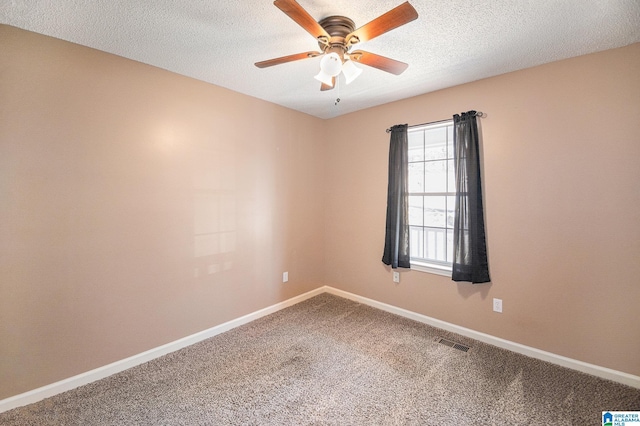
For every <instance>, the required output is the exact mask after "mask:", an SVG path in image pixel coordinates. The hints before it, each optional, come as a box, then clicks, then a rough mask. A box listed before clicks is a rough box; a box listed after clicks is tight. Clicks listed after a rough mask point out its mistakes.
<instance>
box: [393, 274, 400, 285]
mask: <svg viewBox="0 0 640 426" xmlns="http://www.w3.org/2000/svg"><path fill="white" fill-rule="evenodd" d="M393 282H394V283H399V282H400V272H394V273H393Z"/></svg>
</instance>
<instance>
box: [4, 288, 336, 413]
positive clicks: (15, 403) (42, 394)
mask: <svg viewBox="0 0 640 426" xmlns="http://www.w3.org/2000/svg"><path fill="white" fill-rule="evenodd" d="M324 291H325V290H324V288H323V287H320V288H317V289H315V290H312V291H310V292H307V293H304V294H301V295H299V296H296V297H293V298H291V299H288V300H285V301H284V302H280V303H276V304H275V305H272V306H268V307H266V308H264V309H260V310H259V311H256V312H253V313H250V314H247V315H245V316H242V317H240V318H236V319H234V320H231V321H228V322H225V323H223V324H220V325H217V326H215V327H212V328H210V329H208V330H204V331H201V332H199V333H195V334H192V335H191V336H187V337H184V338H182V339H178V340H176V341H174V342H171V343H167V344H165V345H162V346H158V347H157V348H153V349H150V350H148V351H145V352H142V353H139V354H137V355H134V356H131V357H129V358H125V359H123V360H120V361H116V362H114V363H111V364H108V365H105V366H103V367H99V368H96V369H94V370H91V371H87V372H85V373H81V374H78V375H77V376H73V377H69V378H67V379H64V380H60V381H59V382H55V383H51V384H49V385H46V386H42V387H40V388H37V389H33V390H31V391H28V392H25V393H21V394H18V395H15V396H12V397H9V398H6V399H3V400H0V413H3V412H5V411H9V410H11V409H13V408H17V407H22V406H24V405H28V404H33V403H34V402H38V401H41V400H43V399H45V398H49V397H52V396H54V395H57V394H59V393H62V392H66V391H68V390H71V389H75V388H77V387H79V386H83V385H86V384H89V383H91V382H95V381H96V380H100V379H104V378H105V377H108V376H111V375H113V374H116V373H119V372H121V371H124V370H127V369H129V368H131V367H135V366H136V365H140V364H143V363H145V362H148V361H151V360H153V359H155V358H159V357H161V356H163V355H166V354H168V353H171V352H175V351H177V350H179V349H182V348H184V347H186V346H190V345H193V344H195V343H198V342H201V341H203V340H206V339H208V338H210V337H213V336H216V335H218V334H220V333H224V332H225V331H229V330H231V329H233V328H236V327H238V326H241V325H243V324H246V323H248V322H251V321H254V320H256V319H258V318H261V317H264V316H266V315H269V314H272V313H274V312H277V311H279V310H281V309H284V308H287V307H289V306H292V305H295V304H296V303H300V302H302V301H303V300H306V299H309V298H311V297H314V296H317V295H318V294H321V293H323V292H324Z"/></svg>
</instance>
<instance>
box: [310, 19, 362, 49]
mask: <svg viewBox="0 0 640 426" xmlns="http://www.w3.org/2000/svg"><path fill="white" fill-rule="evenodd" d="M318 24H320V26H321V27H322V28H324V29H325V31H326V32H327V33H328V34H329V35H330V36H331V38H330V39H329V40H322V39H319V41H318V45H319V46H320V49H322V51H323V52H324V53H331V52H335V53H337V54H338V55H339V56H340V58H344V54H345V53H347V51H348V50H349V47H350V45H351V43H349V42H348V41H347V39H346V37H347V36H348V35H349V34H351V33H352V32H353V31H354V30H355V27H356V24H355V23H354V22H353V21H352V20H351V19H349V18H347V17H346V16H328V17H326V18H324V19H322V20H321V21H320V22H318Z"/></svg>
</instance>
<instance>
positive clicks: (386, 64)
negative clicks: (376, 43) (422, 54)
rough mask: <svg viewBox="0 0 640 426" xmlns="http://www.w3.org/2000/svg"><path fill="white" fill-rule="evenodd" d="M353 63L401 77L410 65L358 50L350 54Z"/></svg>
mask: <svg viewBox="0 0 640 426" xmlns="http://www.w3.org/2000/svg"><path fill="white" fill-rule="evenodd" d="M349 56H350V57H351V60H352V61H356V62H359V63H361V64H365V65H369V66H370V67H374V68H378V69H379V70H382V71H386V72H390V73H391V74H395V75H400V74H402V73H403V72H404V70H406V69H407V67H408V66H409V64H405V63H404V62H400V61H396V60H395V59H391V58H387V57H384V56H381V55H376V54H375V53H370V52H365V51H364V50H356V51H355V52H352V53H350V54H349Z"/></svg>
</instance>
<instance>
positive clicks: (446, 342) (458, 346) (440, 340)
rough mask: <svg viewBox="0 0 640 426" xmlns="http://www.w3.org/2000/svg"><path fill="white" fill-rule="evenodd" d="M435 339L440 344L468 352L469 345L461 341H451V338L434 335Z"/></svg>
mask: <svg viewBox="0 0 640 426" xmlns="http://www.w3.org/2000/svg"><path fill="white" fill-rule="evenodd" d="M435 341H436V342H438V343H440V344H441V345H445V346H449V347H450V348H453V349H457V350H459V351H462V352H468V351H469V349H471V348H470V347H469V346H465V345H463V344H461V343H456V342H452V341H451V340H447V339H444V338H442V337H436V339H435Z"/></svg>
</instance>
